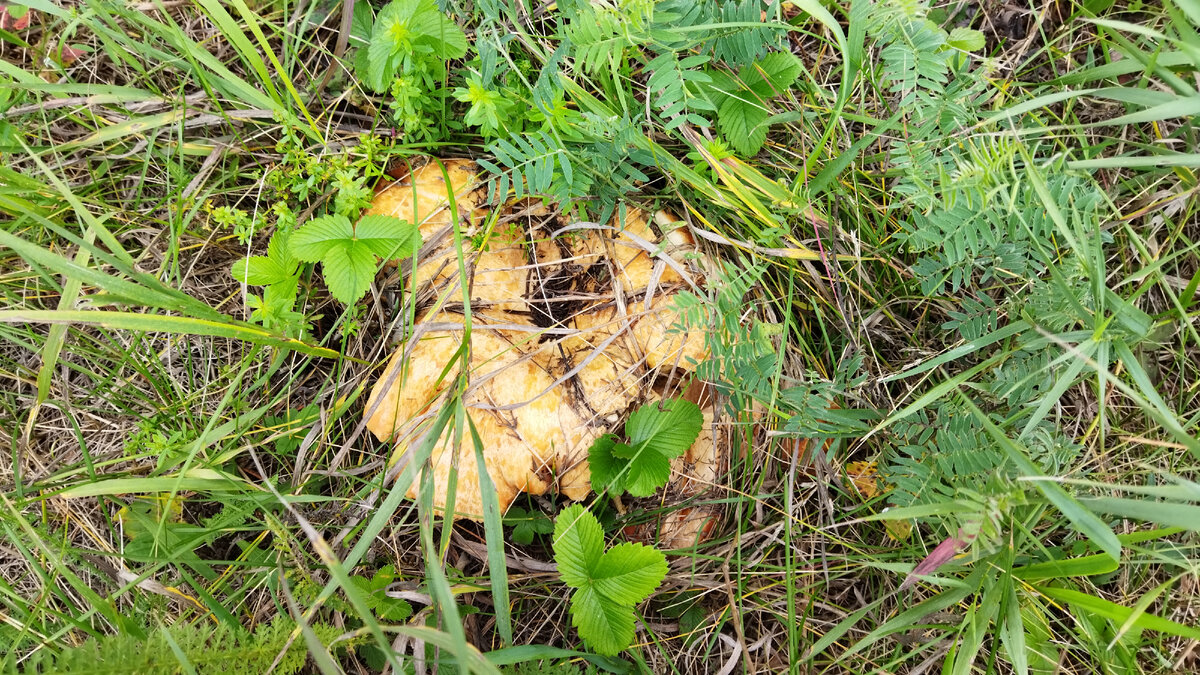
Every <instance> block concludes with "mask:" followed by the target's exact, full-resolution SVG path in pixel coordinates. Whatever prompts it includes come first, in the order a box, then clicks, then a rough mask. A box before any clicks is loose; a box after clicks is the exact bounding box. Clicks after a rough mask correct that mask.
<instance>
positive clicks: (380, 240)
mask: <svg viewBox="0 0 1200 675" xmlns="http://www.w3.org/2000/svg"><path fill="white" fill-rule="evenodd" d="M354 238H355V240H356V241H358V242H360V243H362V244H365V245H366V246H367V247H368V248H369V249H370V250H371V252H372V253H374V254H375V255H377V256H379V257H380V258H410V257H412V255H413V254H414V253H416V252H417V249H418V248H420V247H421V234H420V231H419V230H418V229H417V226H416V225H413V224H412V223H409V222H408V221H405V220H401V219H399V218H396V217H394V216H379V215H372V216H363V217H362V218H361V219H360V220H359V221H358V225H356V226H355V227H354Z"/></svg>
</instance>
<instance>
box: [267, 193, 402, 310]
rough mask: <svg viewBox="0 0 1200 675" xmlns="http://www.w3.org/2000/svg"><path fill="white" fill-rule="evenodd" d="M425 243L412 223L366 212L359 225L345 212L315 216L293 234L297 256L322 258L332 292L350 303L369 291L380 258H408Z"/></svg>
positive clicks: (292, 246)
mask: <svg viewBox="0 0 1200 675" xmlns="http://www.w3.org/2000/svg"><path fill="white" fill-rule="evenodd" d="M420 244H421V235H420V233H419V232H418V230H417V227H416V226H415V225H413V224H411V223H408V222H406V221H403V220H400V219H399V218H394V217H392V216H380V215H371V216H364V217H363V218H361V219H360V220H359V221H358V224H357V225H354V224H352V223H351V222H350V219H349V218H347V217H346V216H343V215H329V216H322V217H320V218H314V219H312V220H310V221H309V222H308V223H306V224H305V225H304V226H303V227H301V228H300V229H299V230H297V231H296V233H295V234H293V235H292V238H291V247H290V248H291V253H292V255H293V256H295V258H296V259H297V260H302V261H304V262H320V263H321V273H322V275H323V276H324V278H325V285H326V286H327V287H328V288H329V292H330V294H332V295H333V297H334V298H335V299H336V300H338V301H339V302H341V303H343V304H346V305H349V304H352V303H354V302H356V301H357V300H358V299H359V298H361V297H362V296H363V294H365V293H366V292H367V289H368V288H370V286H371V280H372V279H374V278H375V272H376V270H377V263H376V260H377V258H383V259H391V258H407V257H410V256H412V255H413V254H414V253H415V252H416V250H417V248H418V247H419V246H420Z"/></svg>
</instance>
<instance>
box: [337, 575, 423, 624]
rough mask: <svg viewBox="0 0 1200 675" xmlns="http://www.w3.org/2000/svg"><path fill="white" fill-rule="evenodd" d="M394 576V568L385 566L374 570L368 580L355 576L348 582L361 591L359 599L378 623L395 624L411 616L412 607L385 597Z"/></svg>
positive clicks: (401, 601)
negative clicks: (371, 612)
mask: <svg viewBox="0 0 1200 675" xmlns="http://www.w3.org/2000/svg"><path fill="white" fill-rule="evenodd" d="M396 576H397V575H396V568H395V566H394V565H386V566H384V567H382V568H380V569H379V570H376V572H375V573H374V574H372V575H371V578H370V579H368V578H366V577H363V576H360V575H357V574H356V575H354V576H352V577H350V582H351V583H353V584H354V586H355V587H356V588H357V589H358V590H359V591H361V594H360V597H361V598H362V599H363V601H364V602H365V603H366V604H367V607H369V608H371V611H373V612H374V613H375V616H376V617H378V618H379V620H380V621H385V622H388V623H397V622H400V621H404V620H405V619H407V618H408V617H410V616H412V605H410V604H408V603H407V602H406V601H404V600H402V599H400V598H392V597H388V595H387V589H388V586H391V585H392V582H394V581H395V580H396Z"/></svg>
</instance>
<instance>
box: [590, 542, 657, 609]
mask: <svg viewBox="0 0 1200 675" xmlns="http://www.w3.org/2000/svg"><path fill="white" fill-rule="evenodd" d="M592 574H593V577H594V585H595V588H596V590H597V591H599V592H600V595H601V596H602V597H604V598H605V599H606V600H611V601H612V602H615V603H620V604H623V605H627V606H629V607H632V606H634V605H636V604H637V603H639V602H641V601H643V600H645V599H646V598H647V597H649V596H650V594H651V593H653V592H654V589H656V588H658V585H659V584H660V583H662V580H663V579H664V578H665V577H666V576H667V558H666V556H664V555H663V554H662V552H661V551H657V550H655V549H653V548H650V547H649V546H646V545H644V544H633V543H628V542H627V543H624V544H617V545H616V546H613V547H612V548H610V549H609V550H608V551H605V553H604V555H603V556H602V557H601V558H600V562H599V563H598V564H597V565H596V567H595V570H594V571H593V573H592Z"/></svg>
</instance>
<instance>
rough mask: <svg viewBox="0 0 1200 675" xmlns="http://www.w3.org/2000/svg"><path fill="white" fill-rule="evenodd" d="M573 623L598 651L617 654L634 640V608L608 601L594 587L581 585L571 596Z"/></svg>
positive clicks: (610, 654)
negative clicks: (582, 586)
mask: <svg viewBox="0 0 1200 675" xmlns="http://www.w3.org/2000/svg"><path fill="white" fill-rule="evenodd" d="M571 623H573V624H574V625H575V628H576V629H577V630H578V631H579V635H580V637H582V638H583V639H584V640H586V641H587V643H588V646H589V647H591V648H592V650H593V651H595V652H596V653H597V654H604V655H606V656H616V655H617V654H618V653H620V651H621V650H622V649H625V648H626V647H628V646H629V645H630V644H632V643H633V638H634V634H635V633H634V617H633V611H632V610H631V609H630V608H629V607H625V606H622V605H619V604H617V603H614V602H608V601H605V599H604V598H602V597H601V596H600V594H599V593H598V592H597V591H596V590H595V589H593V588H581V589H579V590H578V591H576V592H575V594H574V595H573V596H572V597H571Z"/></svg>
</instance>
